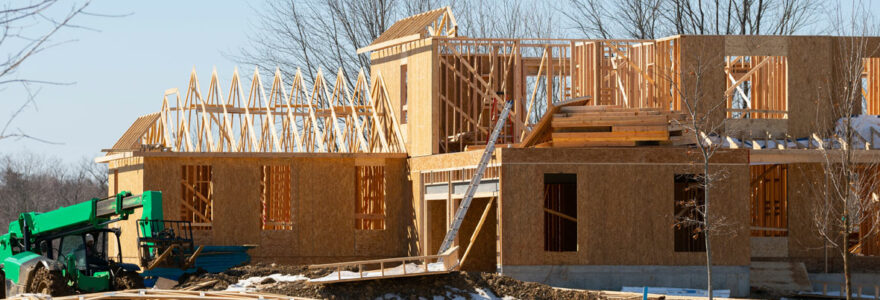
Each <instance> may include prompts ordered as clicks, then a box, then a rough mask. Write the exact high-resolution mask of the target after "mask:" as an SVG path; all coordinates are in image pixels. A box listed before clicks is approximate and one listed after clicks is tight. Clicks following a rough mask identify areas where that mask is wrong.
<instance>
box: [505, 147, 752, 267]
mask: <svg viewBox="0 0 880 300" xmlns="http://www.w3.org/2000/svg"><path fill="white" fill-rule="evenodd" d="M747 155H748V152H747V151H744V150H732V151H721V150H719V152H717V153H716V154H715V157H714V158H715V162H714V166H715V167H716V168H718V170H719V171H721V172H723V173H724V174H725V175H724V176H726V178H725V179H724V181H723V182H718V183H716V186H715V187H714V188H713V189H712V190H710V199H711V200H710V201H713V202H711V203H712V205H713V206H712V208H713V211H715V212H717V213H719V214H721V213H723V215H724V217H725V218H726V220H725V221H726V222H727V223H728V225H729V227H727V228H726V230H729V231H730V232H731V233H730V234H724V235H719V236H713V238H714V239H712V250H713V251H712V254H713V263H714V264H715V265H719V266H747V265H748V264H749V231H748V224H749V210H748V205H746V203H748V200H749V199H748V197H749V195H748V193H744V192H743V191H745V190H747V189H748V186H749V182H748V178H749V177H748V174H749V173H748V172H749V169H748V166H747V160H748V156H747ZM697 161H698V160H697V157H695V156H689V155H688V150H687V149H686V148H632V149H622V148H618V149H503V151H502V171H501V172H502V175H501V178H502V179H501V189H502V201H501V223H502V227H503V230H502V233H501V243H502V261H503V265H504V266H505V267H506V266H510V265H559V264H566V265H679V266H686V265H702V264H704V263H705V254H704V253H703V252H691V253H687V252H675V251H674V250H673V247H674V240H673V228H672V225H673V223H674V217H673V213H674V200H673V196H674V194H673V183H674V175H675V174H684V173H701V172H700V171H699V164H698V163H696V162H697ZM545 173H575V174H577V180H578V192H577V195H578V207H577V209H578V219H579V222H578V251H577V252H555V253H553V252H545V251H544V249H543V245H542V237H543V234H544V233H543V225H542V224H543V221H542V220H543V215H544V213H543V210H542V203H543V182H542V179H541V178H543V174H545ZM622 250H625V251H622Z"/></svg>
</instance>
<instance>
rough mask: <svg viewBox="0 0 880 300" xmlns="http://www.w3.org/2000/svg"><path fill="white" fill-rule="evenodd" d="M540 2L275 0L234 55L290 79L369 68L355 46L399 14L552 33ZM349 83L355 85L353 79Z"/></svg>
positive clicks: (505, 31) (487, 31) (480, 30)
mask: <svg viewBox="0 0 880 300" xmlns="http://www.w3.org/2000/svg"><path fill="white" fill-rule="evenodd" d="M541 5H542V3H541V2H539V1H525V2H523V1H516V2H511V3H507V2H486V3H484V2H481V1H467V0H439V1H438V0H417V1H398V0H380V1H372V0H355V1H335V0H321V1H306V2H302V1H295V0H273V1H270V2H268V3H267V4H266V7H265V8H264V9H262V10H259V11H258V12H257V14H258V16H259V21H258V22H257V24H255V25H256V26H255V27H254V32H253V33H252V34H251V39H250V45H248V46H246V47H244V48H242V49H240V51H239V53H238V54H236V55H233V57H234V59H235V60H236V61H238V62H239V63H244V64H248V65H255V66H257V67H259V68H260V69H261V70H263V71H270V72H274V70H275V68H280V69H281V71H282V72H283V73H284V76H285V77H288V78H291V77H292V76H293V73H294V72H296V69H297V68H302V70H303V73H304V75H306V77H307V78H308V79H309V80H314V76H315V75H316V74H317V71H318V69H319V68H325V69H326V68H330V69H336V68H339V67H341V68H342V69H343V70H344V71H345V72H346V73H347V74H356V73H357V72H358V71H359V70H361V69H363V70H364V71H365V72H367V73H369V69H370V60H369V56H368V55H367V54H360V55H359V54H356V51H357V49H358V48H362V47H365V46H367V45H369V44H370V43H372V42H373V40H375V39H376V38H378V37H379V35H381V34H382V33H383V32H385V30H387V29H388V27H390V26H391V25H392V24H393V23H394V22H396V21H397V20H399V19H401V18H404V17H407V16H410V15H414V14H418V13H421V12H425V11H428V10H432V9H437V8H441V7H444V6H450V7H451V8H452V10H453V12H454V13H455V14H456V20H457V21H458V24H459V30H460V31H459V34H460V35H465V36H474V37H512V36H532V37H550V36H551V35H553V34H554V33H553V30H554V28H555V26H551V23H550V22H551V21H552V16H551V15H550V14H549V11H548V10H546V9H541ZM523 20H529V21H528V22H523ZM349 77H350V76H349ZM348 84H349V86H354V83H353V82H349V83H348Z"/></svg>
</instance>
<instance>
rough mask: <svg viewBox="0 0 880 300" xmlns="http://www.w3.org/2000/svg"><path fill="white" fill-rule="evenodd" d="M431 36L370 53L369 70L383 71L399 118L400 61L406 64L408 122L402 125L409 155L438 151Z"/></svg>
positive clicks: (435, 62) (434, 59) (377, 72)
mask: <svg viewBox="0 0 880 300" xmlns="http://www.w3.org/2000/svg"><path fill="white" fill-rule="evenodd" d="M434 49H436V45H435V43H434V41H433V39H430V38H428V39H422V40H418V41H414V42H411V43H406V44H402V45H399V46H395V47H390V48H386V49H383V50H379V51H375V52H373V53H372V54H371V58H372V60H371V65H370V70H371V74H372V75H373V76H374V77H375V74H380V73H381V74H382V78H384V79H385V85H386V87H387V88H388V94H389V95H390V96H391V102H392V106H394V112H395V113H397V114H398V119H400V117H401V116H400V112H401V110H400V87H401V73H400V66H401V64H406V65H407V74H408V78H409V79H408V81H407V109H408V111H409V113H408V115H409V118H408V120H409V121H408V122H407V124H406V125H404V126H402V127H403V128H404V130H405V131H406V132H405V135H406V140H407V150H408V152H409V153H410V155H412V156H419V155H430V154H433V153H438V152H439V143H438V140H439V134H440V128H439V127H437V126H436V125H435V124H436V123H437V120H438V119H439V102H438V99H437V93H436V90H437V83H436V82H434V81H435V80H433V78H434V74H436V71H437V70H438V62H437V60H436V58H435V56H434V52H433V50H434Z"/></svg>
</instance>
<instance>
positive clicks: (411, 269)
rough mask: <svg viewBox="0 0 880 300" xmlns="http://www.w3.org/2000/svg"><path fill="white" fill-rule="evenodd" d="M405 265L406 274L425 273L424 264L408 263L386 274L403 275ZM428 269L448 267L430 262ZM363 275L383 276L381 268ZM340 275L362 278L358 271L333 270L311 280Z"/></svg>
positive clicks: (332, 277)
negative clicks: (328, 273)
mask: <svg viewBox="0 0 880 300" xmlns="http://www.w3.org/2000/svg"><path fill="white" fill-rule="evenodd" d="M404 267H406V274H415V273H424V272H425V267H424V265H417V264H414V263H408V264H405V265H400V266H397V267H394V268H388V269H385V275H386V276H387V275H403V274H404V272H403V268H404ZM428 271H429V272H440V271H446V267H445V266H444V265H443V263H442V262H435V263H430V264H428ZM363 275H364V276H363V278H367V277H382V271H381V270H371V271H364V272H363ZM340 277H341V278H342V279H357V278H362V277H361V276H360V274H359V273H358V272H352V271H342V273H341V274H340V273H339V272H333V273H330V275H327V276H324V277H321V278H316V279H310V280H309V282H322V281H333V280H339V279H340Z"/></svg>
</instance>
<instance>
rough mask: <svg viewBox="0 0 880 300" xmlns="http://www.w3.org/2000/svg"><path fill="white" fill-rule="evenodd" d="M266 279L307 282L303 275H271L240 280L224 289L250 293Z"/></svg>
mask: <svg viewBox="0 0 880 300" xmlns="http://www.w3.org/2000/svg"><path fill="white" fill-rule="evenodd" d="M267 278H271V279H272V280H275V282H293V281H300V280H309V278H308V277H305V276H303V275H281V274H272V275H269V276H263V277H250V278H248V279H241V280H239V281H238V282H237V283H234V284H230V285H229V286H228V287H226V290H227V291H231V292H252V291H254V290H256V287H255V286H256V285H257V284H260V283H261V282H263V281H264V280H266V279H267Z"/></svg>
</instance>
